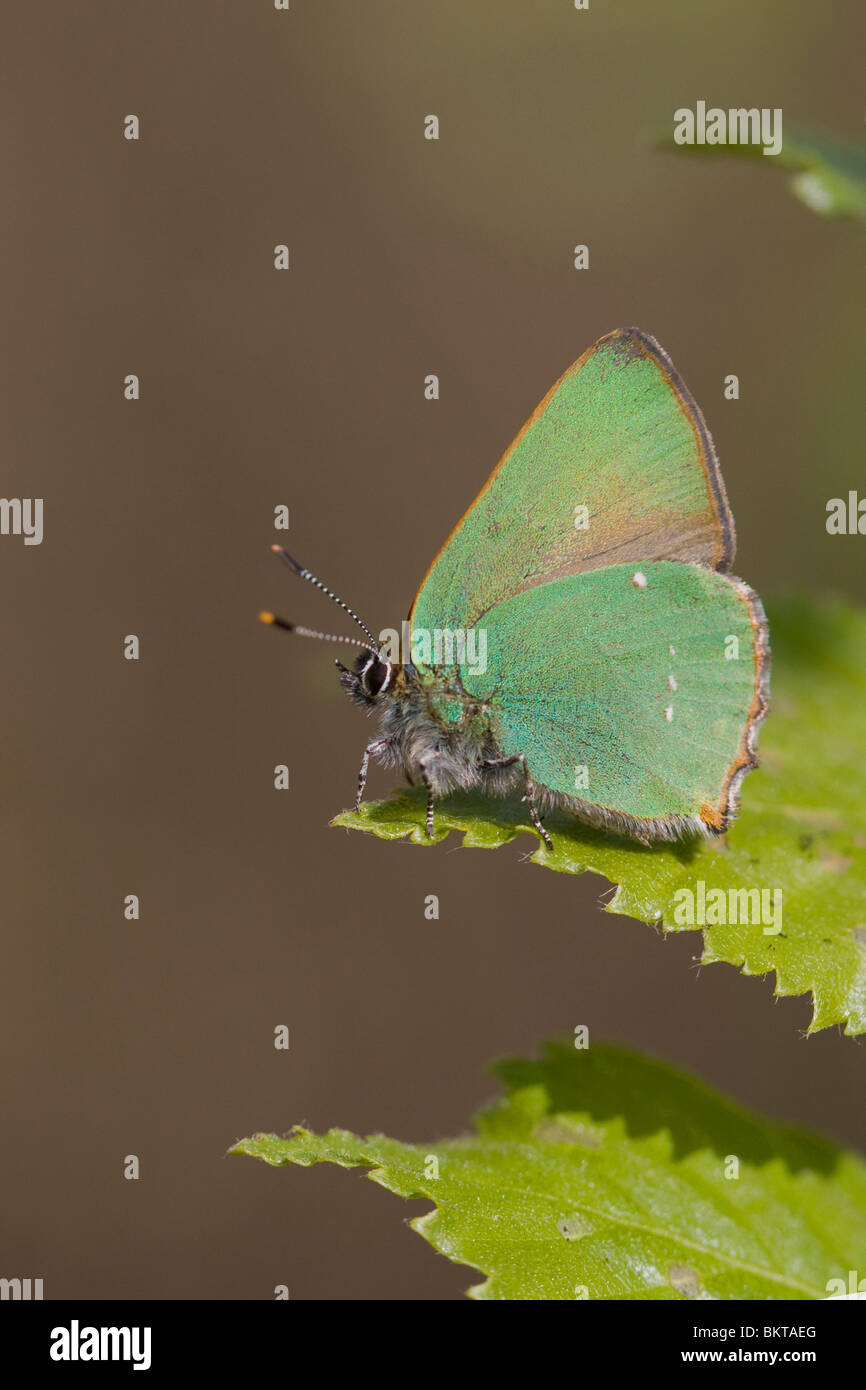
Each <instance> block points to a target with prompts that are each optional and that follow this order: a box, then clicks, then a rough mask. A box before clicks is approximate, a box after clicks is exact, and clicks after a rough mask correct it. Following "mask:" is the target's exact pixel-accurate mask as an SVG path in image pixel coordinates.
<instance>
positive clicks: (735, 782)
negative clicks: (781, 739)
mask: <svg viewBox="0 0 866 1390" xmlns="http://www.w3.org/2000/svg"><path fill="white" fill-rule="evenodd" d="M726 578H727V580H728V582H729V583H730V584H731V585H732V586H733V588H734V589H735V590H736V591H737V593H738V594H739V596H740V598H741V599H742V600H743V602H744V603H745V605H746V607H747V608H748V610H749V621H750V623H751V625H752V636H753V638H754V643H755V664H756V671H755V689H754V693H753V695H752V703H751V706H750V708H749V714H748V718H747V719H746V727H745V729H744V730H743V737H742V739H741V740H740V746H739V749H738V750H737V756H736V757H735V758H734V761H733V762H732V763H731V766H730V767H729V768H728V771H727V773H726V775H725V780H724V782H723V783H722V790H721V794H720V796H719V800H718V801H717V803H716V805H715V806H712V805H710V804H709V803H705V804H704V805H703V806H701V808H700V817H701V820H702V821H703V822H704V824H705V825H706V827H707V828H708V830H709V831H710V832H711V833H713V834H716V835H721V834H723V833H724V832H725V831H726V830H727V829H728V827H729V826H730V825H731V823H732V821H733V820H734V819H735V818H736V815H737V811H738V809H739V804H740V788H741V787H742V785H743V778H744V777H745V776H746V773H747V772H751V771H752V768H755V767H757V766H758V762H759V760H758V753H757V746H758V730H759V729H760V727H761V725H762V723H763V722H764V719H765V718H766V716H767V711H768V710H769V708H770V630H769V627H768V625H767V615H766V613H765V612H764V605H763V604H762V603H761V600H760V599H759V598H758V595H757V594H756V593H755V591H754V589H750V588H749V586H748V584H745V583H744V582H743V580H742V579H737V578H735V576H734V575H727V576H726Z"/></svg>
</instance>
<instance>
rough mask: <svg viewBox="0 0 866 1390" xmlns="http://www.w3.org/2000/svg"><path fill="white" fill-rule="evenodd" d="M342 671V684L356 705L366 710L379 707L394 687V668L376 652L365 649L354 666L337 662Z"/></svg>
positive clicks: (359, 654) (356, 659)
mask: <svg viewBox="0 0 866 1390" xmlns="http://www.w3.org/2000/svg"><path fill="white" fill-rule="evenodd" d="M337 666H338V667H339V671H340V684H341V686H342V687H343V689H344V690H345V691H346V692H347V694H348V695H349V698H350V699H352V700H354V701H355V703H356V704H358V705H362V706H363V707H364V708H365V709H372V708H373V707H374V706H375V705H377V704H378V703H379V701H380V699H381V698H382V696H383V695H385V694H386V693H387V692H388V691H389V690H390V689H391V686H392V683H393V679H394V667H393V666H392V664H391V662H390V661H387V660H385V658H384V657H382V656H381V655H379V654H377V653H376V652H374V651H371V650H369V649H368V648H364V649H363V650H362V651H361V652H359V653H358V656H357V657H356V658H355V663H354V665H353V666H351V667H349V666H344V665H343V663H342V662H341V661H338V662H337Z"/></svg>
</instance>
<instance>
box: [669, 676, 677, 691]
mask: <svg viewBox="0 0 866 1390" xmlns="http://www.w3.org/2000/svg"><path fill="white" fill-rule="evenodd" d="M676 688H677V678H676V676H668V690H676Z"/></svg>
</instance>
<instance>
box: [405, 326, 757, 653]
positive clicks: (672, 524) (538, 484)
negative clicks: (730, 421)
mask: <svg viewBox="0 0 866 1390" xmlns="http://www.w3.org/2000/svg"><path fill="white" fill-rule="evenodd" d="M733 555H734V526H733V519H732V517H731V513H730V510H729V508H728V504H727V499H726V496H725V489H724V483H723V482H722V478H721V474H720V472H719V467H718V463H717V461H716V457H715V453H714V451H713V445H712V440H711V439H710V436H709V433H708V431H707V428H706V425H705V424H704V420H703V417H702V415H701V413H700V411H699V410H698V408H697V406H696V405H695V403H694V401H693V400H692V397H691V396H690V394H689V392H688V391H687V389H686V387H685V386H684V385H683V383H682V381H681V380H680V378H679V377H678V375H677V373H676V371H675V370H674V367H673V365H672V363H671V362H670V359H669V358H668V357H667V355H666V353H665V352H664V351H663V350H662V348H661V347H659V345H658V343H656V342H655V340H654V339H653V338H651V337H649V336H648V335H647V334H644V333H641V332H640V331H639V330H638V329H619V330H617V331H616V332H614V333H611V334H608V335H607V337H604V338H601V339H599V341H598V342H597V343H596V344H595V345H594V346H593V347H591V348H590V349H589V351H588V352H586V353H584V355H583V357H581V358H580V359H579V360H578V361H577V362H576V363H575V364H574V365H573V366H572V367H571V368H569V370H568V371H567V372H566V373H565V375H564V376H563V377H561V378H560V380H559V381H558V382H557V383H556V385H555V386H554V387H553V388H552V390H551V391H550V392H549V393H548V395H547V396H546V397H545V398H544V400H543V401H542V402H541V404H540V405H539V407H538V409H537V410H536V411H535V413H534V414H533V415H532V416H531V418H530V419H529V420H528V421H527V423H526V425H525V426H524V428H523V430H522V431H521V433H520V434H519V435H518V437H517V439H516V440H515V441H514V443H513V444H512V446H511V448H510V449H509V450H508V451H507V453H506V454H505V456H504V457H503V459H502V461H501V463H500V464H499V465H498V467H497V468H496V470H495V471H494V473H493V474H492V476H491V477H490V479H489V481H488V483H487V485H486V486H485V488H484V489H483V491H482V492H481V493H480V495H479V496H478V497H477V498H476V500H475V502H474V503H473V505H472V506H471V507H470V509H469V510H468V512H467V513H466V515H465V516H464V517H463V519H462V521H461V522H460V523H459V524H458V526H457V527H456V529H455V530H454V532H453V533H452V534H451V536H450V537H449V539H448V541H447V542H446V544H445V546H444V547H443V549H442V550H441V551H440V553H439V555H438V556H437V557H436V560H435V561H434V563H433V565H432V566H431V568H430V570H429V571H428V573H427V576H426V578H425V580H424V582H423V584H422V586H421V589H420V591H419V593H418V596H417V598H416V600H415V604H414V607H413V610H412V614H411V620H412V623H413V626H417V627H422V628H431V629H432V628H435V627H442V628H453V629H461V628H469V627H472V626H473V625H474V624H475V623H476V622H477V621H478V620H479V618H480V616H481V615H482V614H483V613H486V612H488V611H489V610H490V609H491V608H492V607H493V606H494V605H495V604H498V603H502V602H503V600H505V599H507V598H510V597H512V596H513V595H514V594H517V593H520V592H522V591H523V590H525V589H527V588H530V587H532V586H534V585H537V584H542V583H544V582H546V581H548V580H552V579H556V578H561V577H562V576H564V575H569V574H579V573H583V572H585V571H588V570H594V569H598V568H600V567H601V566H609V565H618V564H623V563H628V562H630V561H632V560H634V561H636V562H637V561H647V562H649V561H651V560H665V559H670V560H683V561H687V562H695V563H699V564H703V565H706V566H708V567H709V568H711V569H718V570H727V569H729V568H730V565H731V562H732V560H733Z"/></svg>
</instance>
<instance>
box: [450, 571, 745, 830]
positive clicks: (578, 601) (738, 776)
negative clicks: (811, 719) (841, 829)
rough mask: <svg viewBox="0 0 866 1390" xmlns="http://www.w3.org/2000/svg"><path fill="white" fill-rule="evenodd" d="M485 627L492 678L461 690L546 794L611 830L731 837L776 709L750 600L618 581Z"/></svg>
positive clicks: (585, 583)
mask: <svg viewBox="0 0 866 1390" xmlns="http://www.w3.org/2000/svg"><path fill="white" fill-rule="evenodd" d="M483 626H484V627H485V629H486V632H487V638H486V652H487V659H486V670H485V671H483V672H481V671H479V670H478V669H477V668H476V669H473V668H471V667H468V666H466V667H464V668H463V669H462V670H461V677H462V679H463V682H464V685H465V687H466V689H467V690H468V691H470V692H471V693H472V694H473V695H474V696H476V697H478V698H479V699H482V700H484V701H485V702H487V703H488V706H489V708H490V710H491V711H492V721H493V723H492V728H493V732H494V734H495V737H496V740H497V743H498V744H499V747H500V749H501V751H502V753H503V754H504V755H506V756H510V755H515V754H524V755H525V756H526V760H527V766H528V769H529V772H530V774H531V777H532V779H533V781H534V782H535V783H536V784H537V785H539V786H542V787H545V788H547V789H548V790H549V791H551V792H553V793H556V796H557V797H558V798H565V799H571V800H573V801H574V802H579V803H581V807H586V808H589V812H590V814H589V816H588V817H587V818H592V812H593V811H594V812H595V819H596V820H597V822H598V823H600V824H609V825H613V826H614V827H616V826H618V825H622V824H626V826H627V825H628V822H631V821H633V822H636V823H637V830H638V832H639V831H640V830H641V829H642V828H645V829H646V830H648V831H649V832H650V833H651V834H653V835H659V834H664V833H666V828H667V829H670V830H671V832H672V833H676V832H678V831H680V830H683V829H685V828H686V827H687V825H689V824H690V825H691V828H693V829H695V828H700V822H703V824H704V825H705V826H707V827H708V828H711V829H714V830H722V829H724V828H725V827H726V825H727V823H728V820H729V818H730V816H731V814H732V813H733V811H734V809H735V806H736V797H737V792H738V790H739V785H740V782H741V781H742V778H743V776H744V775H745V773H746V771H747V770H748V769H749V767H751V766H754V763H755V757H754V741H755V734H756V729H757V726H758V724H759V723H760V720H761V718H762V717H763V714H764V711H765V709H766V695H767V690H766V685H767V677H766V629H765V626H764V616H763V610H762V608H761V605H760V602H759V600H758V599H757V597H756V596H755V595H754V594H753V593H752V591H751V590H750V589H748V588H747V586H746V585H745V584H743V583H742V582H741V581H740V580H737V579H731V578H728V577H727V576H725V575H722V574H718V573H714V572H713V571H711V570H708V569H705V568H703V567H702V566H699V565H693V564H683V563H671V562H664V561H663V562H655V563H650V564H647V563H643V564H641V566H640V569H636V568H635V566H634V565H616V566H613V567H609V568H605V569H600V570H592V571H588V572H585V573H582V574H578V575H573V576H568V577H565V578H562V579H557V580H554V581H551V582H549V583H546V584H541V585H537V586H535V587H533V588H530V589H527V590H524V592H523V593H520V594H518V595H515V596H514V597H513V598H510V599H507V600H505V601H503V602H502V603H501V604H499V605H497V606H496V607H495V608H494V609H493V610H492V611H491V612H490V613H489V614H487V616H486V618H485V620H484V624H483ZM573 809H575V810H579V808H578V807H576V806H575V807H574V808H573ZM632 828H633V827H632Z"/></svg>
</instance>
